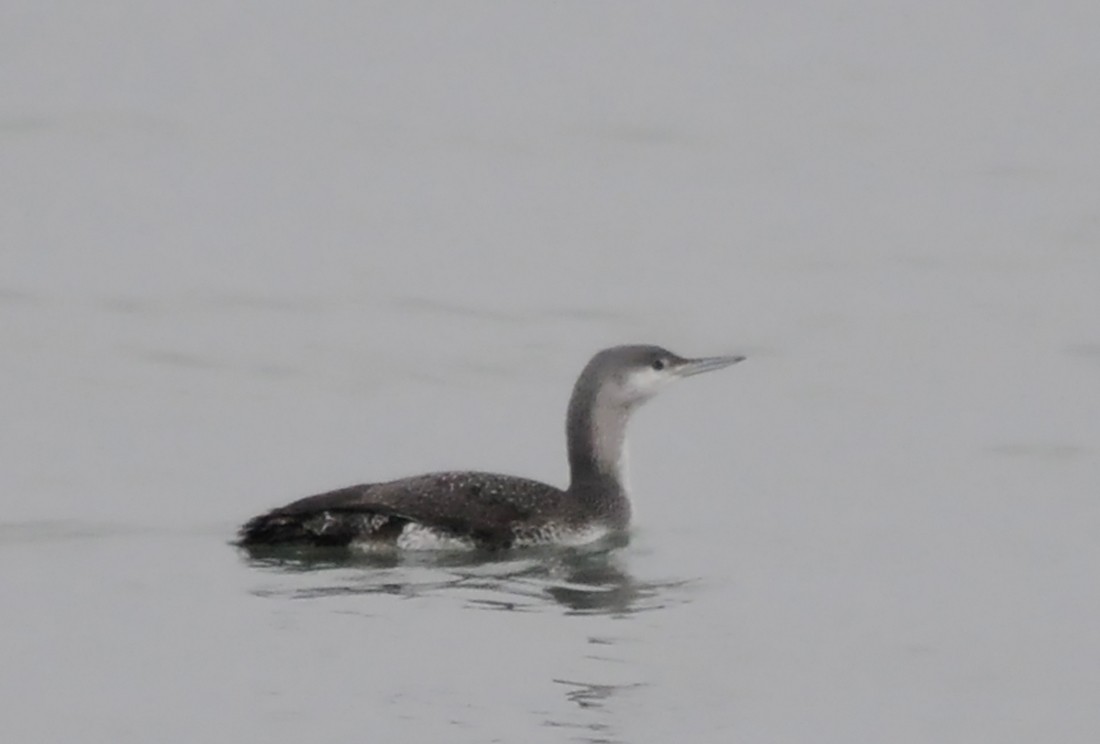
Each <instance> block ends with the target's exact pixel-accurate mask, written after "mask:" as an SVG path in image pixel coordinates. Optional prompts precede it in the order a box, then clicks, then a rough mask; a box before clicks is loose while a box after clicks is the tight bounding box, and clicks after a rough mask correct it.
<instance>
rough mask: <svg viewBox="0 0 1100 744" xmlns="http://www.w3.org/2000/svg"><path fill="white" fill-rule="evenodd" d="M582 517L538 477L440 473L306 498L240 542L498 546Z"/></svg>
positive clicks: (553, 536)
mask: <svg viewBox="0 0 1100 744" xmlns="http://www.w3.org/2000/svg"><path fill="white" fill-rule="evenodd" d="M588 516H590V515H586V514H585V513H584V511H583V509H582V508H581V507H580V505H579V502H578V500H577V499H575V498H573V497H572V496H571V495H570V494H569V493H568V492H565V491H562V490H561V489H558V488H555V487H553V486H550V485H548V484H545V483H541V482H539V481H535V480H530V479H527V478H519V477H515V476H510V475H500V474H497V473H482V472H444V473H429V474H427V475H418V476H414V477H411V478H402V479H400V480H394V481H388V482H385V483H370V484H363V485H359V486H351V487H349V488H341V489H339V490H336V491H329V492H327V493H322V494H318V495H316V496H309V497H306V498H304V499H300V500H298V501H295V502H293V503H290V504H287V505H286V506H283V507H280V508H278V509H274V510H273V511H270V512H268V513H267V514H263V515H261V516H258V517H256V518H254V519H252V520H250V521H249V522H248V523H246V524H245V525H244V527H242V528H241V531H240V534H239V538H240V544H242V545H245V546H256V545H275V544H289V543H296V544H304V545H332V546H340V545H348V544H351V543H363V544H366V545H377V546H383V545H392V546H394V547H423V546H424V543H426V542H429V541H431V540H437V541H439V542H440V543H441V544H443V545H445V544H446V543H448V542H454V543H455V545H456V547H458V546H462V547H491V548H502V547H510V546H512V545H516V544H523V543H534V542H543V541H549V540H557V539H560V537H561V533H563V532H566V531H570V530H579V529H580V528H581V527H582V526H584V523H585V520H586V517H588Z"/></svg>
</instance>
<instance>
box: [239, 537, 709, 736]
mask: <svg viewBox="0 0 1100 744" xmlns="http://www.w3.org/2000/svg"><path fill="white" fill-rule="evenodd" d="M625 544H626V540H625V538H617V539H615V540H611V541H601V542H600V543H596V544H594V545H591V546H586V547H584V548H560V547H553V548H550V547H547V548H538V549H525V550H515V551H506V552H495V553H493V552H483V553H476V552H475V553H470V552H466V553H459V552H453V553H447V552H438V553H434V552H433V553H427V552H426V553H398V552H390V553H373V554H372V553H362V552H357V551H353V550H347V549H346V548H329V549H317V548H308V549H287V548H285V547H284V548H280V549H273V548H270V547H266V548H265V547H263V546H258V547H253V548H251V549H248V550H243V549H242V551H243V552H244V555H245V556H246V558H247V560H248V561H249V562H250V563H251V564H252V565H253V566H255V567H257V568H261V569H264V571H265V574H267V575H268V576H270V575H271V574H272V573H273V574H274V575H275V576H276V577H277V578H278V582H277V583H276V585H275V586H270V587H267V588H264V589H259V590H255V591H254V592H253V593H254V594H257V595H260V596H265V597H276V598H286V599H292V600H303V599H304V600H315V599H325V598H332V597H346V596H349V595H369V594H376V595H377V594H381V595H390V596H396V597H402V598H406V597H426V596H433V595H434V596H447V597H449V598H451V599H454V600H457V601H458V603H459V604H460V605H461V606H462V607H465V608H468V609H473V610H493V611H498V612H499V611H504V612H515V613H530V612H545V611H547V610H548V609H552V610H556V611H559V612H560V611H563V610H564V614H565V615H567V616H570V615H573V616H576V615H586V616H591V615H603V616H606V617H609V618H613V619H614V618H625V617H631V616H633V615H635V614H636V613H640V612H646V611H650V610H657V609H661V608H663V607H667V606H669V605H671V604H679V603H683V602H686V601H688V599H689V595H690V593H691V592H690V589H691V582H689V581H683V580H680V581H641V580H639V579H637V578H635V577H634V576H633V575H631V573H630V572H629V571H628V570H627V569H626V568H625V567H624V566H623V562H624V552H623V551H621V550H619V548H622V547H624V546H625ZM303 584H304V585H303ZM587 643H588V644H589V652H588V653H586V654H584V659H585V660H587V661H588V662H591V663H593V664H595V668H594V669H593V675H594V676H597V677H600V676H603V671H604V670H605V669H606V667H607V663H608V662H609V661H610V662H615V663H614V667H615V669H616V672H615V673H616V674H620V673H621V672H622V671H623V667H622V666H621V665H620V664H619V663H618V662H619V661H620V660H618V659H616V658H615V656H616V654H615V652H614V651H613V650H612V649H611V648H610V646H613V645H614V644H615V643H616V641H615V640H610V639H608V638H607V637H596V636H592V635H589V636H588V639H587ZM593 646H595V647H597V648H593ZM552 681H553V683H554V684H555V685H557V686H560V687H561V688H562V689H563V690H564V697H565V700H566V702H567V705H566V707H565V709H561V708H560V707H559V706H554V710H555V711H556V712H555V713H553V714H548V713H547V712H546V711H541V715H540V718H541V722H542V725H543V726H546V727H548V728H554V729H561V730H562V731H563V733H564V732H568V739H569V740H570V741H582V742H591V743H596V742H599V743H600V744H612V743H614V742H621V741H623V739H622V738H621V737H620V736H619V734H618V733H617V726H616V719H617V715H618V714H619V713H620V712H621V711H616V707H620V706H616V705H614V699H615V698H616V697H617V696H620V695H621V694H623V693H627V692H629V691H631V690H634V689H637V688H641V687H644V686H645V683H643V682H628V683H625V684H608V683H606V682H607V681H606V679H600V680H599V682H596V681H585V680H583V678H582V679H576V678H571V679H564V678H554V679H553V680H552ZM533 712H534V711H533Z"/></svg>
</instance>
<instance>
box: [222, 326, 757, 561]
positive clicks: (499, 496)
mask: <svg viewBox="0 0 1100 744" xmlns="http://www.w3.org/2000/svg"><path fill="white" fill-rule="evenodd" d="M744 359H745V357H743V356H714V357H703V358H697V359H687V358H684V357H681V356H678V355H677V354H674V353H672V352H671V351H668V350H667V349H664V348H661V347H660V346H652V345H647V344H631V345H624V346H614V347H611V348H607V349H603V350H602V351H599V352H597V353H596V354H595V355H594V356H593V357H592V358H591V360H590V361H589V362H588V364H587V365H586V366H585V367H584V369H583V370H582V372H581V374H580V376H579V377H578V378H577V382H576V384H575V385H574V386H573V392H572V395H571V396H570V399H569V406H568V409H567V413H566V439H567V449H568V454H569V475H570V480H569V485H568V487H566V488H565V489H561V488H557V487H555V486H552V485H549V484H546V483H542V482H539V481H536V480H531V479H528V478H521V477H517V476H512V475H501V474H497V473H488V472H479V471H448V472H436V473H427V474H424V475H415V476H412V477H407V478H400V479H398V480H391V481H386V482H379V483H364V484H360V485H356V486H349V487H346V488H340V489H337V490H334V491H328V492H326V493H320V494H317V495H314V496H307V497H305V498H302V499H299V500H297V501H294V502H291V503H289V504H287V505H285V506H281V507H278V508H276V509H272V510H271V511H269V512H267V513H264V514H260V515H259V516H256V517H253V518H252V519H250V520H248V521H247V522H246V523H245V524H244V525H243V526H242V527H241V528H240V530H239V532H238V534H237V544H238V545H240V546H242V547H244V548H250V549H252V548H260V547H273V546H296V547H359V548H365V549H372V548H382V549H396V550H417V549H489V550H499V549H509V548H517V547H523V546H530V545H539V544H566V545H580V544H584V543H588V542H592V541H594V540H597V539H599V538H601V537H603V536H606V535H609V534H614V533H625V531H626V530H627V528H628V526H629V524H630V516H631V508H630V497H629V494H628V493H627V488H626V485H625V483H626V478H625V469H626V463H625V454H624V447H625V439H626V426H627V422H628V421H629V419H630V417H631V414H633V413H634V412H635V411H636V410H637V409H638V407H639V406H641V405H642V404H643V403H645V402H646V401H648V400H649V399H651V398H652V397H653V396H654V395H656V394H657V393H658V392H660V391H661V390H662V389H664V388H665V387H666V386H668V385H669V384H671V383H673V382H675V381H678V380H681V379H683V378H685V377H690V376H692V375H696V374H700V373H702V372H709V371H712V370H717V369H722V368H724V367H728V366H730V365H732V364H736V363H738V362H741V361H744Z"/></svg>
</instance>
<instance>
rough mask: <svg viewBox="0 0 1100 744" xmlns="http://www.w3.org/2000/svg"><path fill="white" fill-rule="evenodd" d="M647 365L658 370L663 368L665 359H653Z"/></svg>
mask: <svg viewBox="0 0 1100 744" xmlns="http://www.w3.org/2000/svg"><path fill="white" fill-rule="evenodd" d="M649 366H651V367H653V369H655V370H657V371H658V372H660V371H661V370H662V369H664V368H665V360H664V359H654V360H653V364H651V365H649Z"/></svg>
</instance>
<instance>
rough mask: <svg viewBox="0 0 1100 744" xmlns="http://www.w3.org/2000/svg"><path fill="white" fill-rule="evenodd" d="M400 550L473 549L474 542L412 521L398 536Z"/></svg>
mask: <svg viewBox="0 0 1100 744" xmlns="http://www.w3.org/2000/svg"><path fill="white" fill-rule="evenodd" d="M397 547H398V549H399V550H473V548H474V543H473V541H471V540H468V539H466V538H464V537H455V536H454V535H448V534H447V533H445V532H440V531H439V530H434V529H432V528H431V527H425V526H424V525H422V524H416V523H415V522H410V523H409V524H407V525H405V528H404V529H403V530H401V534H400V535H398V536H397Z"/></svg>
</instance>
